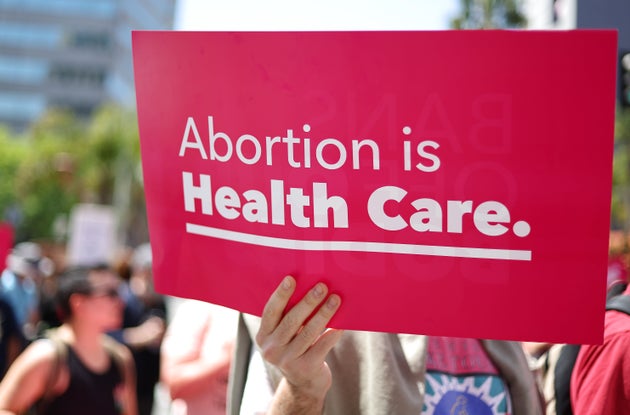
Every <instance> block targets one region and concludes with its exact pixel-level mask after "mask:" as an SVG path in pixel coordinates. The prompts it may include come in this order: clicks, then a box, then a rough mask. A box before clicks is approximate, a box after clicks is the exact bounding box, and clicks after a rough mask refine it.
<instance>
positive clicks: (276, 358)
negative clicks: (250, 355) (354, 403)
mask: <svg viewBox="0 0 630 415" xmlns="http://www.w3.org/2000/svg"><path fill="white" fill-rule="evenodd" d="M295 285H296V282H295V280H294V279H293V278H292V277H286V278H285V279H284V280H283V281H282V283H281V284H280V286H279V287H278V288H277V289H276V291H274V293H273V294H272V295H271V297H270V298H269V301H268V302H267V304H266V305H265V309H264V310H263V314H262V320H261V325H260V330H259V331H258V334H257V335H256V343H257V344H258V346H259V347H260V349H261V352H262V356H263V358H264V359H265V360H266V361H267V362H269V363H270V364H272V365H274V366H276V367H277V368H278V369H279V370H280V371H281V373H282V375H283V376H284V378H283V379H282V381H281V382H280V385H279V386H278V389H277V390H276V392H275V395H274V399H273V402H272V404H271V408H270V411H269V414H270V415H282V414H294V415H298V414H299V415H311V414H321V413H322V411H323V408H324V401H325V399H326V394H327V393H328V389H330V386H331V384H332V374H331V372H330V369H329V367H328V365H327V364H326V362H325V358H326V355H327V354H328V352H329V351H330V350H331V349H332V348H333V347H334V345H335V344H336V343H337V342H338V341H339V339H340V338H341V335H342V333H343V332H342V331H340V330H333V329H328V330H326V325H327V324H328V322H329V321H330V319H331V318H332V317H333V315H334V314H335V313H336V312H337V310H338V309H339V305H340V303H341V299H340V298H339V296H338V295H336V294H332V295H330V296H328V287H326V285H324V284H322V283H319V284H317V285H315V287H313V288H312V289H311V290H310V291H309V292H308V293H307V294H306V295H305V296H304V298H302V299H301V300H300V301H299V302H298V303H297V304H296V305H295V306H293V308H291V309H290V310H288V312H286V314H285V308H286V307H287V304H288V302H289V300H290V298H291V296H292V295H293V293H294V291H295Z"/></svg>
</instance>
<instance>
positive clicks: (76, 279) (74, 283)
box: [56, 264, 112, 321]
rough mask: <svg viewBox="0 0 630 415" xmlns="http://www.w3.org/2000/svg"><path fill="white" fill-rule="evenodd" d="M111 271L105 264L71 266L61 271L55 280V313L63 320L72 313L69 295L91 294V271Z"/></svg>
mask: <svg viewBox="0 0 630 415" xmlns="http://www.w3.org/2000/svg"><path fill="white" fill-rule="evenodd" d="M103 271H112V269H111V267H109V266H108V265H107V264H97V265H93V266H78V267H72V268H69V269H67V270H66V271H64V272H63V273H61V275H59V278H58V280H57V295H56V303H57V314H58V317H59V320H61V321H65V320H67V319H68V318H69V317H70V316H71V315H72V309H71V308H70V297H71V296H72V294H86V295H87V294H91V293H92V283H91V282H90V281H89V276H90V274H91V273H93V272H103Z"/></svg>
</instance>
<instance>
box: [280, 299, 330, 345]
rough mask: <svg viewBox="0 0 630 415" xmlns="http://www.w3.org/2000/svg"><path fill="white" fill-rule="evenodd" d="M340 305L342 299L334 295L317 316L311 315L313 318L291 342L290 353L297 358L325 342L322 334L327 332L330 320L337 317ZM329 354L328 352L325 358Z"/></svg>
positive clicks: (319, 310)
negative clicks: (322, 341) (317, 344)
mask: <svg viewBox="0 0 630 415" xmlns="http://www.w3.org/2000/svg"><path fill="white" fill-rule="evenodd" d="M340 305H341V299H340V298H339V296H338V295H337V294H332V295H331V296H330V297H328V299H327V300H326V302H325V303H324V304H322V306H321V307H320V308H319V309H318V310H317V312H316V313H315V314H312V313H311V314H312V317H311V318H310V319H309V320H308V322H307V323H306V324H304V326H303V327H302V329H301V330H300V331H299V333H298V334H297V335H296V336H295V337H294V338H293V340H292V341H291V346H290V353H291V354H293V355H295V356H301V355H302V354H304V353H305V352H306V351H307V350H309V349H311V348H312V347H313V345H314V344H315V343H319V342H320V341H321V340H325V339H324V338H323V334H322V333H323V332H324V330H326V327H327V326H328V323H329V322H330V319H332V317H333V316H334V315H335V313H336V312H337V310H338V309H339V306H340ZM309 315H310V314H309ZM324 333H325V332H324ZM324 347H326V346H324ZM331 347H332V346H331ZM328 350H329V349H328ZM327 352H328V351H327V350H326V352H325V353H324V356H325V355H326V353H327Z"/></svg>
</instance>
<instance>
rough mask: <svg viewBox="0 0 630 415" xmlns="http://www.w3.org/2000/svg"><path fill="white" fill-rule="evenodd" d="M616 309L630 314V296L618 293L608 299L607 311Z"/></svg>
mask: <svg viewBox="0 0 630 415" xmlns="http://www.w3.org/2000/svg"><path fill="white" fill-rule="evenodd" d="M608 310H615V311H621V312H622V313H625V314H628V315H630V296H628V295H623V294H621V295H617V296H614V297H612V298H610V299H609V300H608V301H606V311H608Z"/></svg>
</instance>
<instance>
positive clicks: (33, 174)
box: [0, 105, 147, 242]
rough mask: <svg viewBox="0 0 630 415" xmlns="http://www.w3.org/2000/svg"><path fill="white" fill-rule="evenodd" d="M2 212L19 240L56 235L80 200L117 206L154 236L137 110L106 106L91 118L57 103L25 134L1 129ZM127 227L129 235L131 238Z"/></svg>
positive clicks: (125, 219)
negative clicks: (58, 225) (146, 203)
mask: <svg viewBox="0 0 630 415" xmlns="http://www.w3.org/2000/svg"><path fill="white" fill-rule="evenodd" d="M0 145H2V148H3V151H2V152H0V177H2V180H0V213H1V214H2V215H3V219H4V220H9V221H10V222H12V223H13V224H14V225H15V226H16V238H17V240H26V239H50V238H52V237H54V236H55V231H54V226H53V224H54V223H55V222H56V221H57V220H58V219H59V218H67V217H68V214H69V212H70V211H71V209H72V207H73V206H74V205H75V204H76V203H81V202H87V203H100V204H108V205H113V206H114V207H115V208H116V211H117V213H118V216H119V218H120V220H121V228H122V230H123V231H126V230H127V227H128V226H130V225H133V226H135V228H134V229H132V230H131V231H129V233H132V232H135V233H139V234H140V236H139V237H138V238H137V239H138V242H143V241H144V240H146V237H147V236H146V230H145V228H146V219H144V197H143V196H144V195H143V189H142V178H141V174H140V150H139V140H138V132H137V123H136V118H135V113H134V112H132V111H128V110H125V109H122V108H119V107H116V106H113V105H108V106H104V107H103V108H101V109H100V110H99V111H97V112H96V114H95V115H94V116H93V117H92V118H91V119H90V120H88V121H84V120H80V119H78V118H76V117H74V116H73V115H72V114H70V113H67V112H63V111H59V110H51V111H49V112H47V113H46V114H44V116H42V117H41V118H40V119H39V120H38V121H37V122H36V123H34V124H33V125H32V127H31V128H30V129H29V130H28V131H27V132H25V133H24V134H23V135H21V136H19V137H18V136H17V135H11V133H10V132H9V131H8V130H6V129H5V130H2V129H0ZM126 233H127V232H123V233H122V234H121V238H125V239H129V237H128V235H127V234H126Z"/></svg>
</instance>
